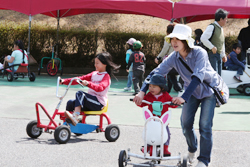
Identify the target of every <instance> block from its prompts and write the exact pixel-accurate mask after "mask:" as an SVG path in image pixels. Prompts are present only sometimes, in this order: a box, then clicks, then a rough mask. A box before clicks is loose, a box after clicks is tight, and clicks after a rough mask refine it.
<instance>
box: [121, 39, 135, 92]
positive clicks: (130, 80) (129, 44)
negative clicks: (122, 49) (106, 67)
mask: <svg viewBox="0 0 250 167" xmlns="http://www.w3.org/2000/svg"><path fill="white" fill-rule="evenodd" d="M135 41H136V39H135V38H130V39H129V40H128V41H127V42H126V43H127V44H128V46H129V49H128V50H127V52H126V63H127V64H128V61H129V58H130V55H131V54H132V53H133V44H134V42H135ZM127 72H128V82H127V87H125V88H124V90H125V91H131V87H132V82H133V65H131V66H130V68H129V69H128V70H127Z"/></svg>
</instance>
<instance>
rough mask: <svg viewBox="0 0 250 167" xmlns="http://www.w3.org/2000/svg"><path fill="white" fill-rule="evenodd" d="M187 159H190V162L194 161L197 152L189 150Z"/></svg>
mask: <svg viewBox="0 0 250 167" xmlns="http://www.w3.org/2000/svg"><path fill="white" fill-rule="evenodd" d="M187 160H188V162H189V163H190V164H192V163H194V160H195V152H194V153H191V152H188V156H187Z"/></svg>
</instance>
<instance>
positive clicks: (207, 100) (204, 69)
mask: <svg viewBox="0 0 250 167" xmlns="http://www.w3.org/2000/svg"><path fill="white" fill-rule="evenodd" d="M191 34H192V29H191V28H190V27H188V26H187V25H181V24H177V25H175V27H174V30H173V32H172V33H171V34H169V35H168V36H167V38H168V39H167V41H168V42H171V45H172V47H173V48H174V52H173V53H172V54H171V55H169V57H168V58H167V59H165V60H164V61H163V62H162V63H161V64H160V65H159V66H158V67H157V68H155V69H154V70H153V71H152V72H151V73H150V74H149V75H148V77H147V78H146V80H148V79H150V78H151V77H152V76H153V75H154V74H160V75H166V74H167V73H168V72H169V71H170V70H171V69H172V68H175V69H176V70H177V71H178V73H179V74H180V75H181V77H182V79H183V81H184V88H185V92H184V94H183V95H182V96H181V97H173V99H172V102H173V103H174V104H178V105H180V104H183V107H182V114H181V126H182V130H183V134H184V136H185V137H186V142H187V145H188V161H189V162H190V163H193V162H194V159H195V152H196V151H197V148H198V141H197V136H196V133H195V130H194V119H195V114H196V112H197V110H198V108H199V106H200V109H201V110H200V117H199V132H200V140H199V141H200V155H199V156H198V158H197V159H198V163H197V165H196V167H206V166H208V164H209V162H210V158H211V151H212V145H213V140H212V126H213V117H214V109H215V106H216V97H215V95H214V92H213V90H212V88H210V87H209V86H208V85H206V84H205V83H204V82H207V83H208V84H210V85H211V86H215V85H217V84H218V82H219V80H218V77H214V76H215V75H218V74H217V73H216V71H214V69H213V68H212V66H211V64H210V62H209V60H208V56H207V52H206V51H205V50H204V49H202V48H201V47H198V46H194V39H193V38H192V37H191ZM182 61H183V62H182ZM183 63H186V64H187V66H189V67H190V69H191V70H192V71H193V73H191V72H190V71H189V70H187V68H186V67H185V66H184V64H183ZM147 90H148V84H147V83H146V82H144V83H143V86H142V88H141V91H140V92H139V93H138V94H137V95H136V96H135V98H134V102H135V103H136V104H137V105H140V104H141V102H142V99H143V97H144V95H145V93H146V91H147Z"/></svg>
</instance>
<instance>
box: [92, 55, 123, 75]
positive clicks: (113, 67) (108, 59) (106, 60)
mask: <svg viewBox="0 0 250 167" xmlns="http://www.w3.org/2000/svg"><path fill="white" fill-rule="evenodd" d="M96 58H97V59H99V60H100V61H101V62H102V64H105V65H107V66H106V71H107V72H108V74H109V75H111V74H113V71H117V70H118V69H119V68H120V67H121V66H120V65H117V64H115V63H114V62H113V61H112V56H111V55H110V53H109V52H103V53H99V54H97V55H96Z"/></svg>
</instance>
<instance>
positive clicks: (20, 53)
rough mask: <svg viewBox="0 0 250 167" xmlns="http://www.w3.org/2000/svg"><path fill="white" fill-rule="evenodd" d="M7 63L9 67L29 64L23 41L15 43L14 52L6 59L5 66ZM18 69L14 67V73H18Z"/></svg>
mask: <svg viewBox="0 0 250 167" xmlns="http://www.w3.org/2000/svg"><path fill="white" fill-rule="evenodd" d="M5 62H7V63H8V65H9V66H11V65H13V64H21V63H25V64H27V63H28V56H27V52H26V51H25V50H24V45H23V42H22V41H21V40H17V41H15V42H14V51H13V52H12V53H11V55H8V56H6V57H5V58H4V63H3V64H5ZM3 68H4V66H3ZM17 69H18V66H14V71H16V70H17Z"/></svg>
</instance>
